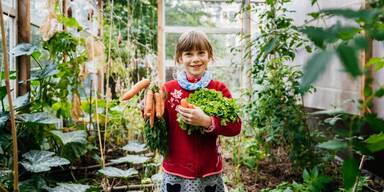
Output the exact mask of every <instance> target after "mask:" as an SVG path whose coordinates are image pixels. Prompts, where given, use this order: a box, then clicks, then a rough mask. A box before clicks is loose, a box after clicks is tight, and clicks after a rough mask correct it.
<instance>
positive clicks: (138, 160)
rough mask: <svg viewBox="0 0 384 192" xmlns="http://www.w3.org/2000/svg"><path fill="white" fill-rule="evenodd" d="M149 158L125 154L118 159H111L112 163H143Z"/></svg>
mask: <svg viewBox="0 0 384 192" xmlns="http://www.w3.org/2000/svg"><path fill="white" fill-rule="evenodd" d="M148 160H149V158H148V157H145V156H140V155H127V156H125V157H120V158H118V159H112V160H111V162H112V163H132V164H143V163H145V162H147V161H148Z"/></svg>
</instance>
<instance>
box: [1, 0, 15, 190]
mask: <svg viewBox="0 0 384 192" xmlns="http://www.w3.org/2000/svg"><path fill="white" fill-rule="evenodd" d="M2 4H3V3H2V2H0V14H1V15H0V27H1V38H2V47H3V61H4V62H3V63H4V80H5V87H6V91H7V98H8V104H9V119H10V122H11V130H12V165H13V191H14V192H18V191H19V158H18V147H17V132H16V131H17V130H16V123H15V112H14V110H13V103H12V94H11V86H10V83H9V58H8V53H9V52H8V49H7V38H6V36H5V25H4V19H3V16H4V15H3V6H2Z"/></svg>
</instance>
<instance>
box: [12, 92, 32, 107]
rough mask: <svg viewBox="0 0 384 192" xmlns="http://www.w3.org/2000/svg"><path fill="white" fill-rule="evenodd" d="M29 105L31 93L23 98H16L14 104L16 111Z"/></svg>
mask: <svg viewBox="0 0 384 192" xmlns="http://www.w3.org/2000/svg"><path fill="white" fill-rule="evenodd" d="M28 104H29V93H26V94H24V95H23V96H19V97H16V99H15V102H14V104H13V105H14V107H15V109H16V110H19V109H20V108H23V107H25V106H26V105H28Z"/></svg>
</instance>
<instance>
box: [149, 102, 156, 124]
mask: <svg viewBox="0 0 384 192" xmlns="http://www.w3.org/2000/svg"><path fill="white" fill-rule="evenodd" d="M154 125H155V102H153V101H152V111H151V116H150V117H149V127H150V128H153V126H154Z"/></svg>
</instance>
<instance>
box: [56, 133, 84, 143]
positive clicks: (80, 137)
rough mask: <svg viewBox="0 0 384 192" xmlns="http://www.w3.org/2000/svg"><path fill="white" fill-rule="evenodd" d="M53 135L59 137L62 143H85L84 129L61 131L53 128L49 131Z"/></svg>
mask: <svg viewBox="0 0 384 192" xmlns="http://www.w3.org/2000/svg"><path fill="white" fill-rule="evenodd" d="M51 133H52V134H53V135H55V136H56V137H57V138H59V139H60V141H61V142H62V143H63V145H66V144H67V143H72V142H73V143H83V144H86V143H87V139H86V138H87V133H86V132H85V131H84V130H78V131H72V132H67V133H63V132H61V131H57V130H53V131H51Z"/></svg>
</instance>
